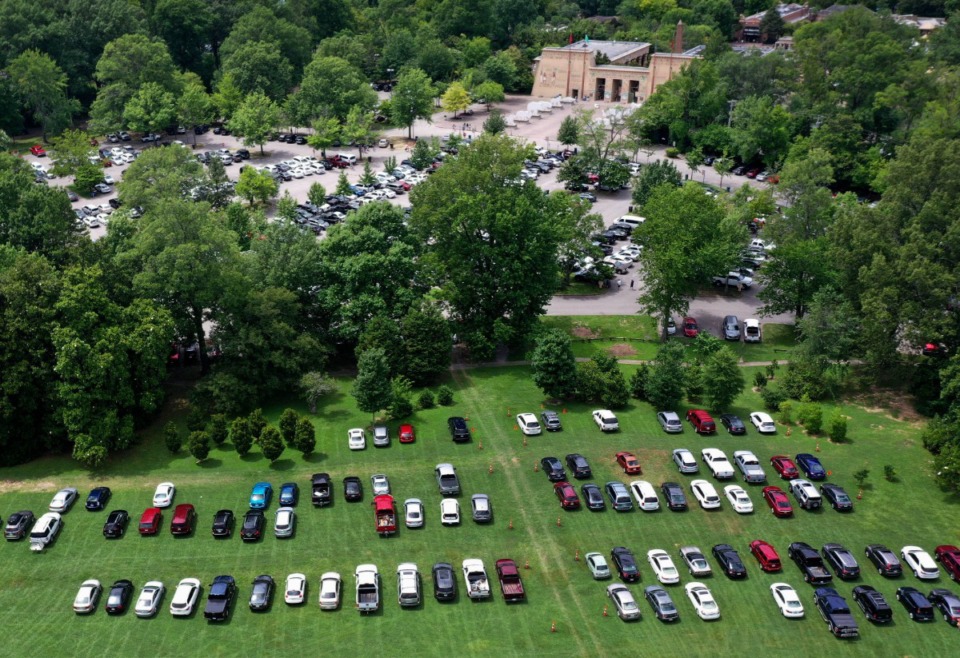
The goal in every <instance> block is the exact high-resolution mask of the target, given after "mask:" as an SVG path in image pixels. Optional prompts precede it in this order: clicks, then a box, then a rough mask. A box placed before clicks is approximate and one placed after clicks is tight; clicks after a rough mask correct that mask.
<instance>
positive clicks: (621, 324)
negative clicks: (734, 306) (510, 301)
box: [528, 315, 796, 362]
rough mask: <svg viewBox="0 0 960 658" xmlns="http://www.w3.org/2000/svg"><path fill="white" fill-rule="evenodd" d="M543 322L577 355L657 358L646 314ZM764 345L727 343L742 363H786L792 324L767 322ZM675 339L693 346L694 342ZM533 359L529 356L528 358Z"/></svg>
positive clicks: (558, 318) (654, 330) (655, 336)
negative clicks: (567, 338) (559, 332)
mask: <svg viewBox="0 0 960 658" xmlns="http://www.w3.org/2000/svg"><path fill="white" fill-rule="evenodd" d="M540 322H541V323H542V324H543V325H544V326H546V327H549V328H551V329H560V330H562V331H564V332H566V333H567V334H569V335H570V337H571V338H572V339H573V353H574V355H575V356H578V357H587V358H589V357H591V356H593V355H594V354H598V353H606V354H613V355H614V356H617V357H620V358H622V359H641V360H644V361H649V360H650V359H653V358H654V357H655V356H656V355H657V349H658V348H659V346H660V337H659V334H658V330H657V324H656V322H655V321H654V319H653V318H651V317H649V316H644V315H578V316H573V315H545V316H543V317H541V318H540ZM762 326H763V342H762V343H744V342H738V343H733V342H730V343H726V344H727V346H728V347H729V348H730V349H732V350H733V352H734V353H735V354H736V355H737V356H738V357H740V359H741V360H742V361H745V362H753V361H773V360H778V361H785V360H787V359H789V357H790V352H791V351H792V350H793V347H794V346H795V345H796V332H795V331H794V328H793V326H792V325H786V324H776V323H764V324H763V325H762ZM671 340H676V341H679V342H680V343H681V344H683V345H689V344H690V339H687V338H683V337H679V336H678V337H674V338H672V339H671ZM528 356H529V355H528Z"/></svg>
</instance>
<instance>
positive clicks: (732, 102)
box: [727, 99, 737, 128]
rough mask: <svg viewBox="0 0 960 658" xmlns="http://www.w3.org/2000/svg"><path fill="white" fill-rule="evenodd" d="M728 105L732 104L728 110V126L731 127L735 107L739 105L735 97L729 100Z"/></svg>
mask: <svg viewBox="0 0 960 658" xmlns="http://www.w3.org/2000/svg"><path fill="white" fill-rule="evenodd" d="M727 105H729V106H730V109H729V110H728V111H727V128H729V127H730V124H731V123H732V122H733V108H735V107H736V106H737V101H735V100H733V99H731V100H728V101H727Z"/></svg>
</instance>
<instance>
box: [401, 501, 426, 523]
mask: <svg viewBox="0 0 960 658" xmlns="http://www.w3.org/2000/svg"><path fill="white" fill-rule="evenodd" d="M403 517H404V521H405V522H406V524H407V527H408V528H422V527H423V503H422V502H421V501H420V499H419V498H407V499H406V500H405V501H404V502H403Z"/></svg>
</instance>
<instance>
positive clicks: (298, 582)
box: [283, 573, 307, 605]
mask: <svg viewBox="0 0 960 658" xmlns="http://www.w3.org/2000/svg"><path fill="white" fill-rule="evenodd" d="M306 598H307V577H306V576H304V575H303V574H302V573H292V574H290V575H289V576H287V585H286V587H284V589H283V601H284V603H286V604H287V605H300V604H301V603H303V602H304V601H305V600H306Z"/></svg>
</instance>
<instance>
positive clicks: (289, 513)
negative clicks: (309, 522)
mask: <svg viewBox="0 0 960 658" xmlns="http://www.w3.org/2000/svg"><path fill="white" fill-rule="evenodd" d="M296 524H297V515H296V513H295V512H294V511H293V508H292V507H281V508H280V509H278V510H277V516H276V520H275V521H274V523H273V534H274V535H276V536H277V537H292V536H293V529H294V528H295V527H296Z"/></svg>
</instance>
